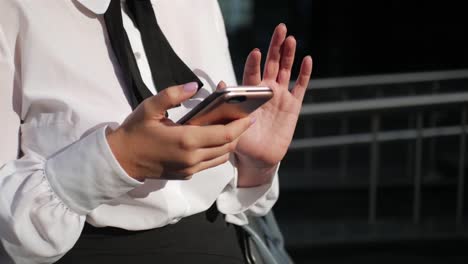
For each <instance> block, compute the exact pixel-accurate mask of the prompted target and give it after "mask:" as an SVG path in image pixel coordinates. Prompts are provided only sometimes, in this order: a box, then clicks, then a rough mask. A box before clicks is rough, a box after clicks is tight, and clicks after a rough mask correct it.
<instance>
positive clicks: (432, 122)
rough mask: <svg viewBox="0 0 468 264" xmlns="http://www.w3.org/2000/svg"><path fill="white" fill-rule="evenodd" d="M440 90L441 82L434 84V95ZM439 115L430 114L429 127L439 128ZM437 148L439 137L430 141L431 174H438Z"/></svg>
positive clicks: (434, 112) (435, 112)
mask: <svg viewBox="0 0 468 264" xmlns="http://www.w3.org/2000/svg"><path fill="white" fill-rule="evenodd" d="M439 90H440V82H439V81H435V82H433V84H432V94H437V92H438V91H439ZM437 115H438V112H437V111H436V110H434V111H431V112H430V117H429V126H430V127H431V128H435V127H436V126H437ZM436 146H437V137H432V138H431V139H430V140H429V172H430V173H431V174H434V173H436V168H435V163H436Z"/></svg>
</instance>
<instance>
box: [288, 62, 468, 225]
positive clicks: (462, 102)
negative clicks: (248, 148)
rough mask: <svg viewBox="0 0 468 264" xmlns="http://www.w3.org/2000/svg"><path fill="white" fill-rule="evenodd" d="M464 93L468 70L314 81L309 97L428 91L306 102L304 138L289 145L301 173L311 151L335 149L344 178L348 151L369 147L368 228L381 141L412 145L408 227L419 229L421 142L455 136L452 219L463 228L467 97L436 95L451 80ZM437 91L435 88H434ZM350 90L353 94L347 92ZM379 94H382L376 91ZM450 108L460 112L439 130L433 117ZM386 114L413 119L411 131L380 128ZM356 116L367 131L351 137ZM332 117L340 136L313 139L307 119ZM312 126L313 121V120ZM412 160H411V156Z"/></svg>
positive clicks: (375, 206) (374, 202) (373, 219)
mask: <svg viewBox="0 0 468 264" xmlns="http://www.w3.org/2000/svg"><path fill="white" fill-rule="evenodd" d="M465 79H466V82H465V85H466V86H467V87H466V88H467V89H466V91H468V70H467V69H463V70H456V71H438V72H424V73H410V74H390V75H374V76H363V77H348V78H333V79H322V80H315V81H312V82H311V84H310V86H309V89H308V90H309V91H308V93H309V94H312V96H313V94H314V93H315V92H323V91H328V90H331V89H333V90H335V89H336V88H340V89H342V91H344V92H345V93H349V92H352V91H358V90H359V87H367V88H368V87H371V88H372V87H376V88H378V90H380V89H382V87H385V86H388V87H394V86H400V85H405V86H410V85H414V84H422V85H423V86H427V87H428V88H429V92H426V93H422V94H421V93H419V94H416V95H415V94H412V93H410V92H408V94H401V95H398V96H392V97H384V96H378V97H377V98H374V97H372V98H365V99H362V98H361V99H359V100H349V99H347V97H346V96H344V97H341V98H342V99H343V100H339V101H333V102H325V103H323V102H313V103H307V102H306V103H305V104H304V105H303V108H302V111H301V119H300V120H302V121H300V122H305V124H303V129H304V131H303V134H304V137H302V138H295V139H294V140H293V142H292V144H291V146H290V151H291V152H297V151H300V152H303V153H304V159H305V167H306V168H305V171H304V173H308V172H310V171H311V170H313V168H311V166H310V165H308V160H309V159H310V158H311V150H316V149H321V148H330V147H339V148H340V151H341V154H340V164H339V166H340V168H341V174H343V175H342V177H346V173H347V159H349V155H348V150H347V147H348V146H351V145H357V144H361V145H362V144H368V145H369V153H370V155H369V161H368V166H369V168H368V169H369V172H370V175H369V179H368V190H369V192H368V193H369V194H368V223H370V224H373V223H376V221H377V220H378V219H377V211H378V206H379V204H378V199H377V198H378V197H377V196H378V193H379V180H380V179H379V170H380V165H381V164H380V162H381V160H380V158H381V151H382V150H381V148H380V145H381V143H383V142H397V141H400V142H401V141H406V142H411V144H412V145H411V146H409V147H408V159H409V160H410V161H411V162H412V163H413V165H412V166H411V168H412V175H413V180H412V183H411V185H412V201H411V202H412V222H413V223H414V224H419V223H420V222H421V203H422V200H421V193H422V183H423V181H422V178H423V170H422V168H423V165H424V164H422V162H423V154H424V153H423V152H424V149H423V139H431V140H432V139H434V140H435V138H441V137H458V141H459V144H458V150H457V152H458V172H457V173H458V175H457V177H456V192H457V195H456V201H454V202H455V203H456V206H455V207H456V215H455V216H454V218H455V222H456V223H457V224H462V222H463V220H464V217H463V216H464V214H463V212H464V210H465V203H464V201H465V188H464V187H465V169H466V164H467V162H466V156H467V155H466V133H467V132H468V127H467V124H466V122H467V121H466V119H467V107H468V92H465V91H463V89H462V90H460V89H458V90H455V91H449V92H445V91H443V92H442V93H439V91H440V89H441V82H444V81H453V80H465ZM434 87H437V89H433V88H434ZM350 88H353V89H350ZM379 93H380V92H379ZM445 109H450V110H451V111H453V110H454V109H455V111H457V112H458V114H459V116H458V117H457V119H458V120H459V121H458V124H452V125H449V126H438V124H437V122H436V121H435V118H434V112H437V111H442V110H445ZM389 112H392V113H395V114H403V115H407V116H414V120H413V121H411V122H412V123H413V124H414V127H411V126H410V127H407V128H405V129H398V130H388V131H384V130H383V129H382V115H383V114H388V113H389ZM428 112H429V113H428ZM425 115H429V119H428V120H429V121H430V122H429V125H425V123H424V120H425ZM353 116H360V117H366V118H368V122H369V127H370V129H369V131H367V132H365V133H356V134H350V133H349V126H350V124H349V120H348V119H349V118H350V117H353ZM324 117H325V118H336V119H338V120H340V131H339V133H338V134H336V135H326V136H320V137H316V136H314V135H313V130H314V126H313V125H312V124H310V122H311V121H310V120H314V119H315V118H324ZM314 122H315V121H314ZM409 122H410V121H409ZM429 152H430V153H429V155H432V156H433V155H435V154H434V152H435V148H434V147H433V146H430V147H429ZM410 155H411V157H410Z"/></svg>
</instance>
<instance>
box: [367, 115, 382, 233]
mask: <svg viewBox="0 0 468 264" xmlns="http://www.w3.org/2000/svg"><path fill="white" fill-rule="evenodd" d="M371 127H372V143H371V151H370V179H369V223H371V224H374V223H375V222H376V219H377V191H378V190H377V187H378V169H379V162H380V159H379V142H378V134H379V130H380V115H379V114H373V115H372V120H371Z"/></svg>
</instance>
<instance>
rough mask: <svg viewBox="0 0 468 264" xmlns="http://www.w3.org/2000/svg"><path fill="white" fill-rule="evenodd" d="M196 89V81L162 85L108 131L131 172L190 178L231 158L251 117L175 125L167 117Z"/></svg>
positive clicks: (114, 149) (116, 152) (143, 175)
mask: <svg viewBox="0 0 468 264" xmlns="http://www.w3.org/2000/svg"><path fill="white" fill-rule="evenodd" d="M196 91H197V84H196V83H189V84H186V85H184V86H182V85H180V86H174V87H170V88H167V89H164V90H163V91H162V92H160V93H158V94H157V95H155V96H153V97H150V98H148V99H146V100H145V101H143V102H142V103H141V104H140V105H139V106H138V107H137V109H135V111H133V113H132V114H131V115H129V116H128V117H127V119H126V120H125V121H124V123H123V124H122V125H121V126H120V127H119V128H117V129H116V130H115V131H108V134H107V139H108V142H109V145H110V147H111V149H112V152H113V153H114V156H115V157H116V159H117V160H118V161H119V163H120V165H121V166H122V167H123V169H124V170H125V171H126V172H127V173H128V174H129V175H130V176H131V177H133V178H135V179H137V180H140V181H143V180H145V179H146V178H154V179H189V178H190V177H191V175H193V174H195V173H197V172H199V171H201V170H205V169H208V168H211V167H215V166H218V165H220V164H223V163H225V162H226V161H227V160H228V158H229V153H231V152H233V151H234V149H235V147H236V145H235V143H236V141H237V140H236V139H237V138H238V137H239V136H240V135H241V134H242V133H243V132H244V131H245V130H247V128H249V127H250V125H251V123H252V121H251V119H250V118H248V117H247V118H243V119H239V120H236V121H233V122H231V123H229V124H227V125H213V126H203V127H199V126H187V125H186V126H181V125H177V124H175V123H174V122H172V121H171V120H169V119H167V118H166V117H165V113H166V110H168V109H170V108H172V107H174V106H176V105H178V104H180V103H182V102H183V101H185V100H187V99H189V98H190V97H191V96H193V95H194V94H195V92H196Z"/></svg>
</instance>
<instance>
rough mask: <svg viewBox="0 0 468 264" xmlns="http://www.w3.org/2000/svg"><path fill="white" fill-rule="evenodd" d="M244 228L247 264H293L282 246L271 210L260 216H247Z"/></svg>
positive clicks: (281, 237) (281, 238) (281, 236)
mask: <svg viewBox="0 0 468 264" xmlns="http://www.w3.org/2000/svg"><path fill="white" fill-rule="evenodd" d="M242 229H243V230H244V233H245V237H244V243H243V244H244V249H243V250H244V251H245V252H244V253H245V255H246V259H247V263H249V264H293V263H294V262H293V261H292V259H291V257H290V256H289V255H288V253H287V252H286V250H285V248H284V238H283V234H282V233H281V231H280V229H279V226H278V223H277V222H276V219H275V216H274V214H273V211H270V212H269V213H268V214H267V215H265V216H262V217H252V216H251V217H249V224H247V225H244V226H242Z"/></svg>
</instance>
